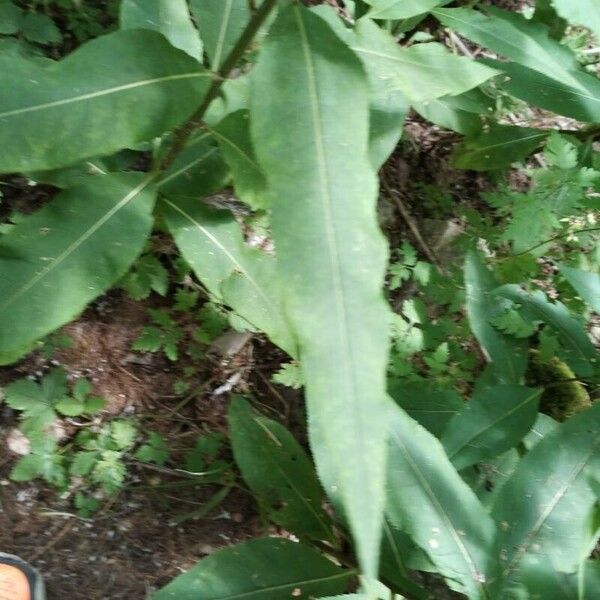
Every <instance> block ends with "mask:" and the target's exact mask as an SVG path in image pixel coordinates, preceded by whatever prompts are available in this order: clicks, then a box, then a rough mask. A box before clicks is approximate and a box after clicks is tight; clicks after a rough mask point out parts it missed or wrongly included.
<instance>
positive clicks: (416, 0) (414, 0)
mask: <svg viewBox="0 0 600 600" xmlns="http://www.w3.org/2000/svg"><path fill="white" fill-rule="evenodd" d="M365 1H366V3H367V4H369V5H370V6H372V8H371V10H370V11H369V12H368V13H367V15H368V16H369V17H371V19H408V18H410V17H416V16H417V15H422V14H423V13H426V12H429V11H430V10H431V9H432V8H435V7H436V6H439V5H440V4H444V3H445V2H446V0H365Z"/></svg>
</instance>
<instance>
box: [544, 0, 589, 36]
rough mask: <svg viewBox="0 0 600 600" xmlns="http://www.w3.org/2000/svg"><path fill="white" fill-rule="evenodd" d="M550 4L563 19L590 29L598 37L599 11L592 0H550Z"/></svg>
mask: <svg viewBox="0 0 600 600" xmlns="http://www.w3.org/2000/svg"><path fill="white" fill-rule="evenodd" d="M552 6H554V9H555V10H556V12H557V13H558V14H559V15H560V16H561V17H562V18H563V19H565V20H567V21H568V22H569V23H571V24H572V25H580V26H581V27H587V28H588V29H591V30H592V32H593V33H594V34H595V36H596V38H598V39H600V12H599V11H598V5H597V4H596V2H595V1H594V0H577V1H576V2H573V0H552Z"/></svg>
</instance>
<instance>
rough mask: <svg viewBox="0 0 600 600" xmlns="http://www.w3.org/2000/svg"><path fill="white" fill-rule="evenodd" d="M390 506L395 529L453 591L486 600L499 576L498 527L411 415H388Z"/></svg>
mask: <svg viewBox="0 0 600 600" xmlns="http://www.w3.org/2000/svg"><path fill="white" fill-rule="evenodd" d="M388 419H389V429H390V436H391V437H390V441H389V457H388V461H389V464H388V504H387V511H386V514H387V516H388V518H389V519H390V521H391V522H392V524H393V525H394V526H395V527H398V528H399V529H402V530H403V531H406V532H407V533H408V534H409V535H410V536H411V537H412V539H413V541H414V542H416V544H417V545H418V546H419V547H420V548H422V549H423V550H424V551H425V552H426V553H427V555H428V557H429V559H430V560H431V561H432V562H433V564H434V565H435V566H436V568H437V570H438V572H439V573H440V574H441V575H442V576H444V577H445V579H446V582H447V583H448V585H449V586H450V587H452V588H453V589H454V590H456V591H459V592H461V593H463V594H466V595H467V596H468V597H469V598H470V599H472V600H487V599H489V598H490V597H491V596H490V593H489V590H488V582H490V581H491V580H493V579H494V577H495V565H494V561H493V555H492V552H493V549H494V541H495V539H494V538H495V527H494V524H493V522H492V520H491V518H490V516H489V515H488V514H487V512H486V510H485V509H484V507H483V506H482V505H481V503H480V502H479V500H478V499H477V497H476V496H475V494H474V493H473V492H472V490H471V489H470V488H469V487H468V486H467V484H466V483H464V481H463V480H462V479H461V478H460V476H459V475H458V473H457V472H456V471H455V469H454V468H453V466H452V465H451V464H450V461H449V460H448V458H447V457H446V454H445V452H444V449H443V448H442V446H441V444H440V442H439V441H438V440H437V439H436V438H434V437H433V436H432V435H431V434H430V433H429V432H428V431H427V430H425V429H424V428H422V427H421V426H420V425H419V424H418V423H416V422H415V421H413V420H412V419H411V418H410V417H409V416H408V415H406V413H405V412H404V411H403V410H402V409H400V408H398V407H395V406H391V407H390V410H389V413H388Z"/></svg>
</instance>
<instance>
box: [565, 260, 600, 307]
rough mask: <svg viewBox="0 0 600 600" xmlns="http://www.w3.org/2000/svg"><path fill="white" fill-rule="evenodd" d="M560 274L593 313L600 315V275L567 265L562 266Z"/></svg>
mask: <svg viewBox="0 0 600 600" xmlns="http://www.w3.org/2000/svg"><path fill="white" fill-rule="evenodd" d="M560 272H561V273H562V274H563V275H564V276H565V277H566V279H567V281H568V282H569V283H570V284H571V285H572V286H573V287H574V288H575V290H576V291H577V293H578V294H579V296H580V297H581V299H582V300H584V301H585V302H586V303H587V304H589V306H590V308H591V309H592V310H593V311H595V312H597V313H600V275H598V273H592V272H591V271H583V270H582V269H573V268H572V267H567V266H566V265H560Z"/></svg>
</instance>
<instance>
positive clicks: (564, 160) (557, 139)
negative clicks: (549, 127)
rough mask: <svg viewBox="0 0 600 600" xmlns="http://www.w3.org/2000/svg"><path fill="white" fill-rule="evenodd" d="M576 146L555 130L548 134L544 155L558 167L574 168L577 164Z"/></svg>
mask: <svg viewBox="0 0 600 600" xmlns="http://www.w3.org/2000/svg"><path fill="white" fill-rule="evenodd" d="M577 154H578V152H577V146H575V144H573V143H571V142H570V141H569V140H567V138H565V137H564V136H562V135H559V134H558V133H556V132H555V131H554V132H552V133H551V134H550V136H549V137H548V141H547V143H546V147H545V148H544V156H545V157H546V160H547V161H548V162H549V163H550V164H551V165H552V166H554V167H558V168H559V169H574V168H575V167H576V166H577V164H578V162H579V161H578V156H577Z"/></svg>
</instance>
